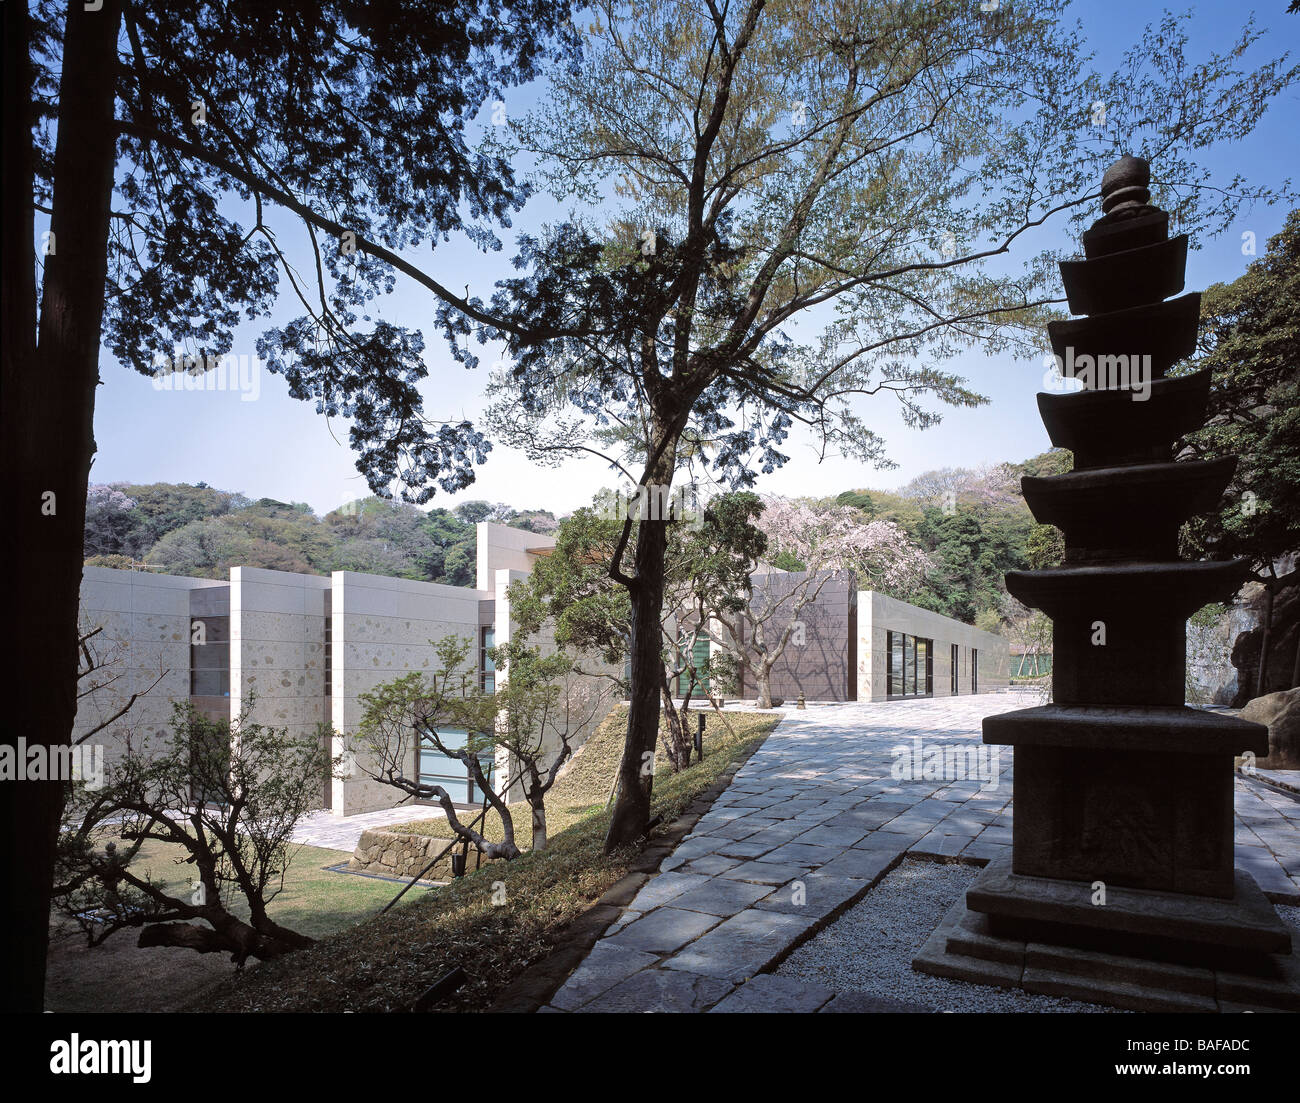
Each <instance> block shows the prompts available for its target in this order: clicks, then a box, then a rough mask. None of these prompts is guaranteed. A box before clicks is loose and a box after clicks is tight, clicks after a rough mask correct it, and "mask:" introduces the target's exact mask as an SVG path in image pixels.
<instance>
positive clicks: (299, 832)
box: [291, 804, 442, 852]
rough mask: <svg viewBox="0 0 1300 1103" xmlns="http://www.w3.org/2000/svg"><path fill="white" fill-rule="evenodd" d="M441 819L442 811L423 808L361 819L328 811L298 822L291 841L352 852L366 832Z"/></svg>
mask: <svg viewBox="0 0 1300 1103" xmlns="http://www.w3.org/2000/svg"><path fill="white" fill-rule="evenodd" d="M441 815H442V809H441V808H434V807H432V806H430V805H424V804H421V805H416V806H415V807H412V806H411V805H409V804H405V805H402V806H401V807H400V808H384V809H382V810H380V811H378V812H363V813H362V814H361V815H359V816H336V815H334V813H332V812H329V811H320V812H312V813H311V814H310V815H307V816H303V818H302V819H301V820H299V821H298V823H297V825H296V826H295V827H294V829H293V835H292V836H291V837H292V839H293V841H294V842H295V843H301V844H303V845H306V846H320V847H324V848H325V849H326V850H346V851H349V852H351V851H353V850H355V849H356V848H357V843H359V842H360V841H361V833H362V832H363V831H369V830H371V829H372V828H376V827H391V826H392V825H393V824H395V823H410V822H411V821H412V820H431V819H435V818H437V817H439V816H441Z"/></svg>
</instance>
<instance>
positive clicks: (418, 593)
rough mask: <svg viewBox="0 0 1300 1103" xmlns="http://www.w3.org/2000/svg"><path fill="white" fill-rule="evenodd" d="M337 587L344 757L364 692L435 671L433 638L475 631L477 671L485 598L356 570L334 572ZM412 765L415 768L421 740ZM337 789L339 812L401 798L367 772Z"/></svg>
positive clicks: (335, 651)
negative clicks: (345, 736) (345, 739)
mask: <svg viewBox="0 0 1300 1103" xmlns="http://www.w3.org/2000/svg"><path fill="white" fill-rule="evenodd" d="M332 585H333V591H332V598H331V603H332V612H331V617H332V622H333V632H332V635H333V645H332V667H333V669H332V677H331V681H332V691H333V692H332V695H331V699H330V702H329V718H330V720H331V723H332V724H333V726H334V731H335V733H336V739H335V752H334V753H335V754H336V755H337V754H341V753H342V752H343V739H342V738H341V736H342V734H343V733H345V732H346V733H348V734H352V733H355V732H356V731H357V729H358V727H359V726H360V724H361V714H362V711H363V710H362V706H361V703H360V701H359V700H358V697H359V695H360V694H362V693H367V692H369V691H370V690H373V689H374V688H375V687H376V686H379V685H381V684H383V683H385V682H391V681H393V680H395V679H397V678H400V677H401V676H402V675H404V674H409V673H412V672H418V673H421V674H424V675H426V676H429V675H431V674H432V672H433V670H434V667H435V666H436V662H437V659H436V656H435V655H434V650H433V644H432V643H430V641H431V640H432V641H435V642H436V641H437V640H439V639H441V638H442V637H443V636H448V635H458V636H468V637H469V638H470V639H471V641H472V642H473V646H472V647H471V649H470V652H469V654H468V655H467V656H466V664H467V666H468V667H469V668H470V669H471V670H475V669H477V662H478V652H477V646H478V629H479V616H480V614H479V602H480V599H482V598H483V597H484V596H485V595H484V594H483V592H482V591H480V590H471V589H468V588H467V587H464V586H444V585H442V584H440V583H434V582H416V581H412V580H409V579H403V578H386V577H383V576H380V575H369V574H356V573H354V572H352V571H335V572H334V576H333V581H332ZM406 769H407V770H408V771H409V772H410V773H412V774H413V773H414V770H415V748H414V744H412V747H411V749H410V753H409V755H408V759H407V763H406ZM333 786H334V791H333V801H332V808H333V810H334V812H335V813H336V814H339V815H347V816H351V815H355V814H357V813H358V812H374V811H377V810H378V809H381V808H391V807H393V805H395V804H397V803H398V802H399V801H401V800H402V794H401V793H400V792H398V791H397V790H396V789H393V788H391V787H390V786H387V785H382V784H380V783H379V782H377V781H371V780H369V779H368V778H366V777H364V776H363V775H362V774H360V773H358V774H357V775H356V776H355V777H352V778H348V779H335V781H334V783H333Z"/></svg>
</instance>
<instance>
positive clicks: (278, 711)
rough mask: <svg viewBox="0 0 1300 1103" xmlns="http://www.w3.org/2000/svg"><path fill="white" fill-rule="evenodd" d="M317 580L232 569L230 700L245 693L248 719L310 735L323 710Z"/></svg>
mask: <svg viewBox="0 0 1300 1103" xmlns="http://www.w3.org/2000/svg"><path fill="white" fill-rule="evenodd" d="M329 582H330V580H329V579H328V578H324V577H322V576H320V575H304V574H291V573H289V572H286V571H268V570H264V569H262V568H260V567H234V568H232V569H231V571H230V696H231V699H232V708H233V709H235V710H238V709H239V708H240V707H241V705H242V703H243V702H244V701H245V700H246V699H247V697H248V695H249V693H250V692H251V693H254V694H256V697H257V700H256V703H255V705H254V707H253V711H252V713H251V716H250V719H252V720H255V721H256V722H258V723H260V724H266V725H268V726H270V727H276V728H288V729H289V733H290V734H291V735H294V736H301V735H311V734H312V733H314V732H315V731H316V726H317V725H318V724H320V723H322V722H323V721H325V720H327V719H328V713H327V710H326V707H325V591H326V590H327V588H328V587H329Z"/></svg>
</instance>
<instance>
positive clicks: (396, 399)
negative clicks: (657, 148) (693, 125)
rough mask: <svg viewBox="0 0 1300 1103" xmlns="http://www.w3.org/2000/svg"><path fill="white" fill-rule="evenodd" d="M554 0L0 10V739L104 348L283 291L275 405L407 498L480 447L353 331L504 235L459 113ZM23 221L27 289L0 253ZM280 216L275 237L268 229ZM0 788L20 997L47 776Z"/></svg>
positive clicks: (551, 32)
mask: <svg viewBox="0 0 1300 1103" xmlns="http://www.w3.org/2000/svg"><path fill="white" fill-rule="evenodd" d="M568 13H569V8H568V4H567V2H566V0H503V2H497V0H492V2H488V0H380V2H375V3H360V2H349V0H323V2H311V3H305V2H303V3H287V4H270V3H263V2H261V0H231V2H202V3H196V4H166V3H158V2H125V3H124V2H123V0H102V3H92V4H86V3H84V2H83V0H72V2H70V3H66V4H59V3H55V2H53V0H46V2H44V3H38V4H36V5H34V6H32V7H30V8H29V5H28V4H26V3H23V2H22V0H15V2H13V3H6V4H5V5H4V13H3V19H4V78H3V79H4V101H5V110H4V131H3V150H2V154H3V161H4V165H5V172H4V184H3V187H4V204H3V206H4V213H3V218H4V223H3V226H4V234H5V241H6V242H7V243H9V244H10V247H9V248H7V249H6V250H5V253H4V258H3V262H2V263H3V266H4V269H3V273H4V274H3V286H4V296H3V323H4V325H3V329H4V333H3V385H4V395H5V403H6V406H5V413H6V427H5V432H4V434H3V439H4V443H3V448H4V469H5V471H6V472H7V473H8V475H7V478H6V481H5V502H6V507H7V508H6V511H5V512H6V517H7V522H6V525H5V535H4V541H5V545H4V546H5V569H6V571H8V572H9V577H17V578H22V579H23V580H24V581H23V585H22V586H21V587H19V588H18V590H19V592H18V593H17V594H16V595H15V602H14V608H13V611H12V613H11V618H10V622H9V628H10V632H11V633H12V635H13V637H14V638H15V639H21V640H22V648H21V650H20V651H19V654H18V656H17V660H16V663H15V664H14V666H13V667H12V668H11V669H10V671H9V673H10V676H11V677H12V684H13V686H14V691H13V692H12V693H11V695H10V697H9V700H8V701H7V711H8V715H7V717H6V719H7V731H6V738H8V739H11V740H12V739H14V738H16V737H17V735H19V734H22V735H23V736H25V738H26V739H27V741H28V743H29V744H47V745H59V744H62V743H66V742H67V740H68V737H69V733H70V731H71V729H72V722H73V717H74V714H75V709H76V673H77V638H78V637H77V604H78V590H79V582H80V577H81V566H82V530H83V527H84V520H85V502H86V488H87V481H88V475H89V470H90V464H91V460H92V457H93V455H94V452H95V443H94V437H93V432H92V425H93V417H94V407H95V387H96V385H97V383H98V381H99V358H100V348H101V343H102V345H103V346H104V347H106V348H107V350H108V351H109V352H110V353H111V354H112V355H113V356H114V357H116V358H117V359H118V360H119V361H121V362H122V363H124V364H126V365H129V366H130V367H133V368H135V369H136V370H137V371H140V372H144V373H146V374H152V373H153V371H154V370H155V361H154V358H155V356H157V355H159V354H162V355H167V356H170V355H171V350H172V349H173V347H174V346H175V345H178V344H179V345H180V346H182V347H183V348H185V349H187V350H190V351H192V352H193V354H194V356H195V357H196V358H199V357H209V356H219V355H222V354H224V353H226V352H228V351H229V350H230V349H231V346H232V341H233V330H234V327H235V326H236V325H237V324H238V323H239V322H240V321H241V319H247V320H253V319H256V318H258V317H264V316H266V315H267V314H268V313H269V311H270V309H271V307H272V305H273V304H274V303H275V302H276V300H277V296H279V295H281V294H285V293H287V294H288V295H290V296H292V297H294V298H296V299H297V300H298V301H299V302H300V303H301V308H302V313H301V314H300V315H299V316H298V317H297V318H295V319H294V320H292V321H290V322H288V323H287V324H285V325H283V326H281V327H277V328H271V329H268V330H267V331H266V332H265V333H264V334H263V336H262V338H261V340H260V342H259V353H260V355H262V356H264V357H265V358H266V359H267V361H268V363H269V365H270V368H271V370H273V371H276V372H280V373H282V374H283V375H284V376H285V378H286V380H287V381H288V383H289V387H290V391H291V393H293V394H294V395H295V397H298V398H302V399H307V400H312V401H314V402H315V403H316V406H317V409H318V410H319V411H321V412H324V413H328V414H340V415H343V416H347V417H350V418H352V419H353V428H352V444H353V447H354V448H355V449H356V450H357V452H358V453H359V462H358V466H359V468H360V469H361V471H362V472H363V473H364V474H365V475H366V477H367V479H368V481H369V482H370V485H371V487H372V488H373V489H375V490H376V491H379V490H381V489H382V490H384V491H385V492H389V491H390V488H391V487H392V485H393V484H399V485H400V486H402V487H404V488H405V489H406V492H407V494H408V495H409V496H411V497H414V498H416V499H417V500H425V499H427V498H428V497H429V495H431V494H432V493H433V485H434V484H437V485H440V486H442V487H444V488H445V489H448V490H452V489H457V488H460V487H462V486H465V485H466V484H467V483H469V482H470V481H471V480H472V466H473V464H474V463H476V462H480V463H481V462H482V461H483V459H484V458H485V454H486V452H487V448H488V445H487V442H486V441H485V440H484V439H483V437H482V435H481V434H480V433H478V432H477V431H476V430H475V429H474V427H473V426H472V425H469V424H468V423H463V422H462V423H458V424H436V423H433V422H431V421H429V420H428V419H427V418H426V416H425V414H424V411H423V409H422V406H421V401H420V395H419V392H418V391H417V389H416V385H417V384H418V383H419V381H420V380H421V379H422V378H423V376H424V374H425V370H424V367H423V364H422V362H421V359H420V352H421V350H422V347H423V340H422V337H421V335H420V334H419V332H417V331H411V330H406V329H403V328H401V327H399V326H394V325H391V324H387V323H383V322H372V321H371V320H370V318H369V317H368V304H370V303H371V302H372V301H373V300H374V299H375V298H376V297H377V296H379V295H382V294H384V293H386V292H387V291H389V290H391V288H392V286H393V284H394V279H395V274H396V273H397V272H401V273H404V274H406V275H407V276H409V277H411V278H413V279H415V280H416V281H417V282H418V283H419V284H420V285H422V286H424V287H426V288H427V289H428V290H430V291H431V292H433V293H434V294H435V295H438V296H440V297H443V298H445V299H446V300H447V301H449V302H452V303H458V302H460V301H461V300H460V299H459V297H458V296H457V295H455V294H454V293H453V292H452V291H451V290H450V289H449V288H448V287H446V286H444V285H443V284H442V283H441V282H439V281H438V280H436V279H435V278H433V277H432V276H430V275H428V274H427V273H426V272H425V271H422V270H421V269H420V268H419V267H417V265H416V264H414V263H413V262H412V261H411V260H409V259H408V258H409V257H410V256H412V255H413V254H414V253H415V252H416V251H417V250H419V249H421V248H423V249H426V250H427V249H429V248H430V247H431V246H432V245H435V244H437V243H438V242H439V241H441V240H443V239H445V238H447V237H448V236H449V235H450V234H452V233H453V232H456V231H465V232H467V233H469V234H470V235H471V236H472V237H473V239H474V240H475V241H476V242H478V243H479V244H480V245H482V246H483V247H492V246H493V245H495V244H496V242H495V238H494V237H493V234H492V230H491V227H492V225H493V224H498V225H509V217H510V214H511V212H512V211H514V210H516V209H517V208H518V207H519V206H520V205H521V204H522V203H523V202H524V200H525V198H526V196H527V189H526V188H525V187H523V186H521V185H520V183H519V182H518V181H516V179H515V177H514V174H513V173H512V171H511V168H510V166H509V165H508V164H507V163H506V161H505V160H504V159H502V158H499V157H492V156H487V155H480V154H479V153H478V152H477V151H476V150H475V149H474V148H472V147H471V144H470V138H469V137H467V128H468V127H469V125H470V123H471V121H472V120H473V118H474V117H475V116H476V114H477V113H478V111H479V109H480V108H481V107H482V105H483V104H484V103H488V104H491V103H492V102H493V101H494V100H495V99H497V98H499V97H500V96H501V95H502V94H503V89H504V88H506V87H507V86H510V85H513V84H516V83H518V82H521V81H526V80H530V79H532V78H534V77H535V76H537V75H538V73H539V72H540V71H541V68H542V66H543V64H544V63H546V62H547V61H548V60H549V59H553V58H555V57H557V56H561V55H563V54H566V53H568V52H570V51H571V50H572V49H573V48H574V45H575V42H576V37H575V33H574V31H573V30H572V27H571V25H570V23H569V18H568ZM33 197H35V198H34V202H33ZM38 211H39V212H41V214H42V215H43V216H48V219H49V235H48V237H46V238H45V239H44V240H43V242H42V243H41V247H40V248H39V249H38V251H39V253H40V255H39V256H38V257H37V260H38V261H39V262H40V265H41V270H40V276H39V288H38V284H37V278H36V273H35V272H34V270H33V269H34V265H33V258H32V254H31V253H30V252H28V251H27V249H25V248H23V247H21V246H20V244H19V243H22V242H30V241H34V240H35V226H36V223H35V219H36V213H37V212H38ZM234 211H245V212H247V221H246V222H239V221H236V220H235V218H234V216H233V214H232V212H234ZM295 222H296V223H297V224H298V226H299V228H300V230H301V235H300V236H299V235H295V243H294V245H292V246H291V245H290V244H289V243H288V242H287V241H283V240H281V237H280V236H279V235H278V234H277V230H278V231H279V234H284V227H285V226H286V225H287V226H290V227H292V226H293V225H294V223H295ZM291 249H292V250H294V251H295V252H294V253H293V255H294V256H295V257H296V256H297V255H299V252H304V253H305V255H307V256H308V257H309V258H310V259H309V262H308V265H307V268H308V271H309V272H310V275H309V276H307V277H303V276H302V275H300V273H299V272H298V271H297V270H296V269H295V268H294V266H293V263H292V259H291V256H290V253H289V250H291ZM469 309H472V308H469ZM199 363H200V364H205V363H207V361H206V360H199ZM0 799H3V801H4V807H3V818H2V819H0V828H2V832H0V833H2V835H3V838H2V839H0V854H3V859H2V864H0V881H2V882H3V883H4V885H5V888H6V890H7V891H8V892H10V893H11V894H12V897H11V904H10V906H9V908H8V909H7V911H6V918H7V920H8V927H9V937H8V938H7V939H6V940H5V948H4V953H5V957H6V961H5V966H6V976H7V983H6V985H5V1002H6V1005H7V1006H9V1007H12V1008H15V1009H26V1010H39V1009H40V1007H41V999H42V989H43V983H44V956H45V942H46V928H47V915H48V903H49V890H50V885H51V869H52V865H51V863H52V860H53V850H54V843H55V836H56V832H57V826H58V816H59V808H60V804H61V791H60V789H59V787H58V785H57V784H53V783H26V784H24V785H5V786H3V787H0Z"/></svg>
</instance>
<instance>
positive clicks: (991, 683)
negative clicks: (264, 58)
mask: <svg viewBox="0 0 1300 1103" xmlns="http://www.w3.org/2000/svg"><path fill="white" fill-rule="evenodd" d="M809 593H812V594H815V595H816V596H815V597H814V598H813V599H812V600H811V601H808V603H807V604H806V605H803V607H802V608H801V609H798V612H797V616H796V607H797V605H798V604H799V603H800V602H801V600H802V597H801V595H807V594H809ZM751 605H752V606H753V607H754V608H755V610H756V614H757V616H758V617H759V618H760V619H763V618H764V617H765V615H766V614H765V611H766V610H767V609H772V610H773V613H772V614H770V615H766V623H764V624H763V631H764V635H765V638H766V639H767V640H768V641H769V647H771V646H773V645H772V643H771V642H770V641H772V640H773V639H774V638H778V637H779V634H780V633H782V632H784V630H785V627H786V625H788V624H790V623H791V621H792V620H793V621H794V622H795V624H796V628H797V631H795V632H793V633H791V637H790V640H789V641H788V642H787V644H786V646H785V648H784V650H783V651H782V653H781V655H780V657H779V658H778V659H777V661H776V663H775V665H774V666H773V667H772V671H771V675H770V689H771V693H772V696H773V698H774V699H775V698H784V699H785V700H786V701H794V700H796V699H798V697H799V696H800V695H802V696H803V697H804V698H805V700H808V701H892V700H895V699H902V698H906V697H950V696H958V695H965V694H970V693H988V692H990V691H993V690H996V689H1001V688H1003V687H1005V686H1006V685H1008V684H1009V682H1010V654H1009V649H1008V646H1007V640H1006V639H1005V638H1004V637H1002V636H999V635H995V634H994V633H992V632H983V631H981V630H980V629H978V628H974V627H972V626H971V625H969V624H963V623H962V622H961V621H958V620H953V619H952V618H951V617H945V616H942V615H941V614H939V613H932V612H930V611H929V610H928V609H921V608H918V607H917V606H915V605H909V604H908V603H907V602H904V601H899V600H897V599H896V598H892V597H887V596H886V595H884V594H880V593H876V592H874V591H871V590H859V589H858V588H857V580H856V579H855V577H854V576H853V574H852V573H851V572H848V571H843V572H836V573H834V574H831V575H829V576H820V577H818V576H815V577H813V578H812V579H811V580H810V579H809V576H808V575H807V574H806V573H803V572H786V571H780V570H777V569H775V568H765V569H764V571H763V573H762V574H761V575H755V578H754V599H753V601H752V602H751ZM746 631H748V633H749V635H750V636H752V635H753V634H754V629H753V628H752V627H751V628H749V629H745V628H744V627H743V626H742V630H741V640H742V643H745V638H746ZM717 647H718V645H717V644H716V643H715V644H714V645H713V648H714V649H715V650H716V649H717ZM744 650H745V652H746V654H747V661H746V662H745V663H743V664H742V666H741V671H740V687H739V696H741V697H752V696H754V694H755V691H756V679H755V677H754V667H755V666H756V665H757V652H756V650H755V649H754V648H753V646H752V644H747V645H746V646H745V648H744Z"/></svg>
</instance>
